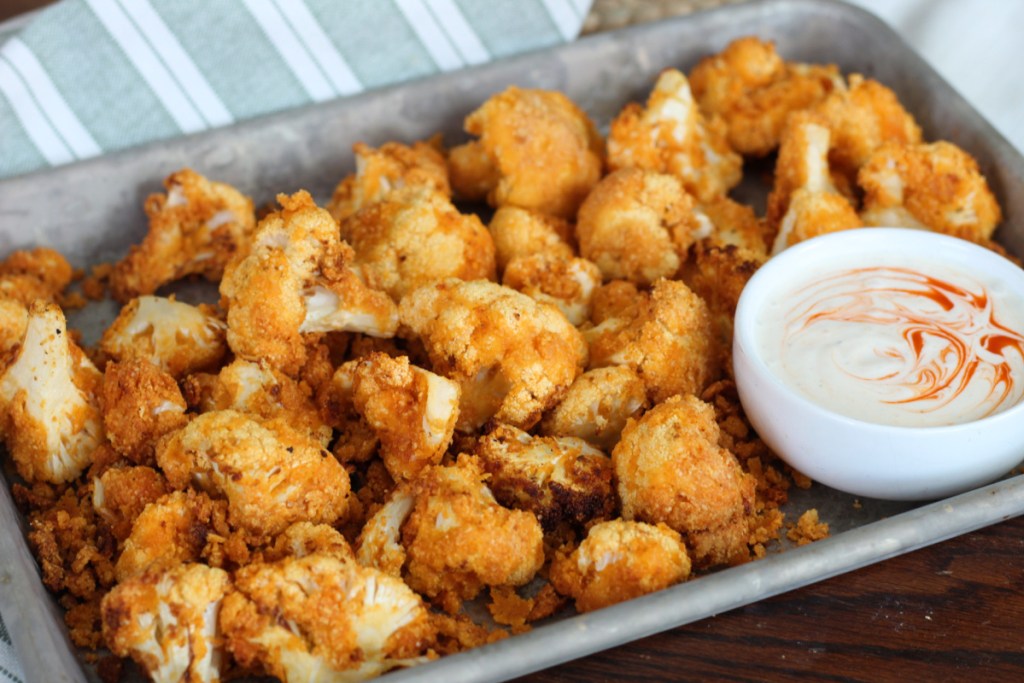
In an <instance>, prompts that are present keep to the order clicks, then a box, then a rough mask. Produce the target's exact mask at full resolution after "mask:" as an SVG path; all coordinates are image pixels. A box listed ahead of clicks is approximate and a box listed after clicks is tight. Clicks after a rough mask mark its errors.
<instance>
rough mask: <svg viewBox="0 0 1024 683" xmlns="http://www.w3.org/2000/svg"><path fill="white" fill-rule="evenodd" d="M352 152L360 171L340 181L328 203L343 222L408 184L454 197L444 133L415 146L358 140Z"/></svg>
mask: <svg viewBox="0 0 1024 683" xmlns="http://www.w3.org/2000/svg"><path fill="white" fill-rule="evenodd" d="M352 152H353V153H354V154H355V158H356V172H355V173H354V174H353V175H350V176H347V177H346V178H344V179H343V180H342V181H341V182H340V183H338V186H337V187H336V188H334V195H333V196H332V197H331V201H330V202H329V203H328V204H327V210H328V211H329V212H330V214H331V215H332V216H333V217H334V220H336V221H338V222H339V223H342V222H344V221H345V219H346V218H348V217H349V216H351V215H352V214H354V213H355V212H356V211H359V210H360V209H362V208H364V207H366V206H369V205H371V204H373V203H375V202H379V201H381V200H382V199H384V198H385V197H386V196H387V195H388V194H389V193H391V192H392V191H394V190H400V189H402V188H404V187H424V188H431V189H434V190H437V191H438V192H440V193H441V194H443V195H444V196H445V197H451V196H452V188H451V186H450V185H449V183H448V162H447V161H445V158H444V150H443V149H442V147H441V136H440V134H438V135H435V136H434V137H432V138H431V139H430V140H427V141H418V142H414V143H413V144H412V145H403V144H401V143H398V142H386V143H384V144H383V145H381V146H380V147H378V148H376V149H374V148H373V147H370V146H369V145H365V144H363V143H362V142H357V143H356V144H355V145H353V146H352Z"/></svg>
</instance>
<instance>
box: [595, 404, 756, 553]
mask: <svg viewBox="0 0 1024 683" xmlns="http://www.w3.org/2000/svg"><path fill="white" fill-rule="evenodd" d="M718 439H719V428H718V423H717V422H715V411H714V409H713V408H712V407H711V405H709V404H707V403H704V402H703V401H701V400H700V399H698V398H696V397H694V396H692V395H686V396H673V397H672V398H670V399H668V400H667V401H665V402H664V403H661V404H659V405H656V406H655V407H654V408H652V409H651V410H649V411H647V412H646V413H645V414H644V416H643V417H642V418H640V419H639V420H630V421H629V423H628V424H627V425H626V428H625V429H624V430H623V431H622V439H621V440H620V441H619V443H618V445H617V446H615V450H613V451H612V462H613V463H614V465H615V478H616V485H617V488H618V493H619V498H620V499H621V500H622V518H623V519H636V520H639V521H642V522H649V523H651V524H657V523H659V522H664V523H665V524H667V525H668V526H670V527H672V528H673V529H675V530H676V531H678V532H679V533H680V534H682V535H683V538H684V539H685V540H686V544H687V546H688V547H689V549H690V555H691V557H692V559H693V562H694V564H695V565H696V566H698V567H709V566H713V565H719V564H725V563H735V562H740V561H743V560H745V559H746V558H747V556H748V550H747V533H748V532H747V529H748V521H747V519H748V516H749V515H750V514H751V512H752V511H753V506H754V488H755V481H754V478H753V477H752V476H750V475H749V474H747V473H745V472H744V471H743V470H742V469H741V468H740V464H739V462H738V461H737V460H736V457H735V456H734V455H733V454H732V453H730V452H729V451H727V450H726V449H724V448H722V447H721V446H719V444H718Z"/></svg>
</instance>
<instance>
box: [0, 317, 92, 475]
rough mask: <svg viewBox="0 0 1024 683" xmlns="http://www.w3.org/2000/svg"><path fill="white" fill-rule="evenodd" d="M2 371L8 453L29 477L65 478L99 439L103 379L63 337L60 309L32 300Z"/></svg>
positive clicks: (0, 404) (0, 402) (87, 459)
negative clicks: (19, 341)
mask: <svg viewBox="0 0 1024 683" xmlns="http://www.w3.org/2000/svg"><path fill="white" fill-rule="evenodd" d="M11 354H12V356H13V357H11V358H10V359H9V362H8V365H7V367H6V369H5V370H4V371H3V374H2V375H0V418H2V422H0V425H2V430H0V431H2V433H3V434H4V436H5V440H6V445H7V452H8V453H10V455H11V458H12V459H13V460H14V464H15V466H16V467H17V469H18V474H20V475H21V476H22V477H24V478H25V479H26V480H28V481H29V482H39V481H45V482H50V483H54V484H59V483H63V482H68V481H71V480H72V479H75V478H77V477H78V475H80V474H81V473H82V471H83V470H85V468H86V467H88V466H89V465H90V463H91V462H92V454H93V451H94V450H95V449H96V447H97V446H99V445H100V444H101V443H102V441H103V417H102V415H101V413H100V408H99V397H98V394H99V389H100V382H101V381H102V379H103V377H102V375H101V374H100V372H99V371H98V370H97V369H96V366H94V365H93V364H92V361H90V360H89V358H88V357H87V356H86V355H85V354H84V353H83V352H82V349H80V348H79V347H78V345H77V344H76V343H75V342H74V341H72V340H71V338H70V337H69V336H68V331H67V323H66V322H65V320H64V313H63V312H62V311H61V310H60V307H59V306H57V305H56V304H52V303H46V302H45V301H43V300H38V301H36V302H35V303H33V304H32V305H31V307H30V308H29V310H28V320H27V322H26V325H25V333H24V336H23V337H22V339H21V343H20V345H18V346H17V347H16V348H15V349H13V350H12V351H11Z"/></svg>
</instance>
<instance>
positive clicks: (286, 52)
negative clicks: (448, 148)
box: [0, 0, 591, 177]
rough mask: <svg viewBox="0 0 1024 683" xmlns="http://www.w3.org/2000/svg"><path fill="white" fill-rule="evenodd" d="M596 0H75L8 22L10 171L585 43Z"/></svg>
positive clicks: (3, 145)
mask: <svg viewBox="0 0 1024 683" xmlns="http://www.w3.org/2000/svg"><path fill="white" fill-rule="evenodd" d="M590 2H591V0H506V1H500V0H62V1H61V2H58V3H57V4H55V5H53V6H51V7H49V8H47V9H45V10H43V11H41V12H39V13H38V14H37V15H36V16H35V17H34V19H33V20H32V21H31V22H29V23H28V25H27V26H26V27H24V28H22V29H20V30H17V31H15V32H13V34H12V33H8V34H6V35H5V34H4V31H3V28H2V27H0V177H4V176H11V175H18V174H22V173H27V172H29V171H34V170H37V169H43V168H48V167H51V166H57V165H60V164H65V163H69V162H72V161H76V160H78V159H86V158H89V157H93V156H97V155H99V154H103V153H104V152H110V151H113V150H118V149H124V148H126V147H132V146H134V145H138V144H141V143H144V142H149V141H152V140H160V139H166V138H171V137H175V136H178V135H182V134H186V133H195V132H197V131H201V130H205V129H207V128H214V127H217V126H224V125H228V124H230V123H233V122H235V121H240V120H242V119H247V118H251V117H254V116H260V115H262V114H267V113H270V112H275V111H280V110H283V109H288V108H291V107H298V106H301V105H304V104H309V103H311V102H322V101H324V100H329V99H332V98H336V97H343V96H345V95H351V94H353V93H357V92H360V91H362V90H367V89H370V88H375V87H378V86H382V85H386V84H391V83H396V82H399V81H403V80H408V79H413V78H418V77H421V76H427V75H430V74H434V73H438V72H441V71H451V70H454V69H459V68H462V67H464V66H468V65H473V64H480V63H482V62H486V61H489V60H491V59H495V58H499V57H505V56H507V55H511V54H515V53H519V52H525V51H528V50H533V49H537V48H541V47H546V46H549V45H553V44H556V43H560V42H564V41H567V40H572V39H573V38H575V37H576V35H577V34H578V33H579V31H580V28H581V26H582V24H583V20H584V18H585V17H586V14H587V11H588V10H589V7H590Z"/></svg>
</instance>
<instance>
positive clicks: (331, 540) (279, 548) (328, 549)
mask: <svg viewBox="0 0 1024 683" xmlns="http://www.w3.org/2000/svg"><path fill="white" fill-rule="evenodd" d="M313 554H317V555H325V556H329V557H334V558H337V559H339V560H342V561H345V560H352V559H355V556H354V555H353V554H352V547H351V546H350V545H349V544H348V541H347V540H345V537H344V536H343V535H342V534H341V532H340V531H338V530H337V529H335V528H334V527H332V526H329V525H327V524H312V523H310V522H296V523H295V524H292V525H291V526H290V527H288V528H287V529H285V530H284V531H283V532H282V533H281V534H280V535H279V536H278V537H277V538H275V539H274V543H273V544H272V545H270V546H269V547H267V549H266V550H264V551H263V561H264V562H276V561H277V560H282V559H284V558H286V557H307V556H309V555H313Z"/></svg>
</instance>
